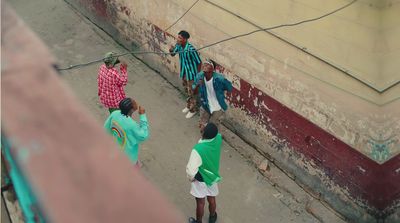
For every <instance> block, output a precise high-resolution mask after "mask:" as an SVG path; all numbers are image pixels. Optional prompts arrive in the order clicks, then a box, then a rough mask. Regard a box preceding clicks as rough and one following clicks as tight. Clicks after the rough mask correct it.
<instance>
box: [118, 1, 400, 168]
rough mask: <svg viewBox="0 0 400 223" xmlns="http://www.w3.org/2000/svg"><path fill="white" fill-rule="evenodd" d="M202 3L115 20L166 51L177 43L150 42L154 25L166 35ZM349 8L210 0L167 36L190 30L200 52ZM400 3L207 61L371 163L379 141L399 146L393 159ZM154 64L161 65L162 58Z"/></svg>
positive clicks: (148, 5)
mask: <svg viewBox="0 0 400 223" xmlns="http://www.w3.org/2000/svg"><path fill="white" fill-rule="evenodd" d="M193 2H194V0H193V1H187V0H163V1H159V0H147V1H141V0H133V1H132V0H117V1H115V3H114V4H116V5H115V8H117V9H118V8H119V6H124V7H127V8H129V9H130V10H131V11H132V13H130V14H129V15H127V14H126V13H124V12H119V13H118V14H117V19H115V21H112V22H113V23H114V26H115V27H117V29H118V30H119V31H120V33H122V35H124V36H126V38H132V39H134V40H135V41H136V42H138V43H141V44H144V43H146V41H148V40H151V41H155V42H156V43H157V44H159V46H160V47H161V49H163V50H164V51H167V50H168V48H169V45H170V44H174V39H173V38H167V40H166V41H167V43H164V42H157V41H158V40H157V39H154V36H152V35H150V34H147V33H151V32H150V29H151V25H150V24H154V25H156V26H158V27H160V28H161V29H165V28H166V27H168V26H169V25H170V24H172V23H173V22H174V21H175V20H176V19H177V18H178V17H179V16H181V15H182V13H183V12H184V11H185V10H186V9H187V8H189V6H190V5H191V4H192V3H193ZM349 2H350V1H349V0H324V1H320V0H281V1H273V0H252V1H242V0H210V1H207V0H201V1H199V3H198V4H197V5H196V6H194V7H193V9H192V10H191V11H190V12H189V13H188V14H187V15H186V16H185V17H184V18H183V19H182V20H181V21H179V22H178V23H177V24H176V25H175V26H174V27H173V28H172V29H171V30H169V31H168V32H169V33H171V34H173V35H176V33H177V32H178V31H179V30H182V29H185V30H187V31H189V32H190V34H191V36H192V38H191V39H190V41H191V42H192V43H193V44H194V45H195V46H197V47H198V48H199V47H201V46H204V45H207V44H209V43H212V42H215V41H218V40H221V39H224V38H227V37H230V36H233V35H237V34H242V33H245V32H249V31H252V30H254V29H255V26H254V25H252V24H251V23H253V24H255V25H259V26H263V27H264V26H266V27H267V26H273V25H278V24H282V23H290V22H296V21H299V20H303V19H308V18H313V17H317V16H320V15H322V14H324V13H327V12H330V11H332V10H334V9H336V8H338V7H341V6H343V5H344V4H347V3H349ZM399 5H400V4H399V1H398V0H396V1H389V0H388V1H382V2H379V1H373V0H359V1H358V2H356V3H355V4H354V5H352V6H350V7H349V8H347V9H345V10H343V11H341V12H339V13H337V14H334V15H331V16H329V17H327V18H324V19H321V20H319V21H316V22H312V23H309V24H304V25H300V26H298V27H290V28H282V29H279V30H273V31H272V33H267V32H259V33H256V34H253V35H250V36H246V37H243V38H240V39H237V40H233V41H229V42H225V43H222V44H219V45H217V46H214V47H211V48H208V49H205V50H204V51H201V56H202V57H209V58H211V59H213V60H215V61H216V62H217V63H219V64H221V65H222V66H224V67H225V68H226V69H228V70H229V71H230V72H231V73H232V74H233V76H232V77H234V76H238V77H240V78H241V79H243V80H245V81H247V82H248V83H250V84H252V85H255V86H256V87H257V88H258V89H260V90H262V91H263V92H265V93H266V94H268V95H269V96H271V97H273V98H274V99H276V100H278V101H279V102H281V103H283V104H284V105H286V106H287V107H289V108H291V109H292V110H293V111H295V112H297V113H298V114H300V115H302V116H303V117H305V118H307V119H308V120H310V121H312V122H313V123H314V124H316V125H318V126H320V127H321V128H322V129H324V130H325V131H328V132H330V133H332V134H333V135H334V136H336V137H338V138H339V139H341V140H342V141H344V142H345V143H347V144H349V145H350V146H352V147H353V148H355V149H357V150H359V151H360V152H362V153H364V154H365V155H367V156H369V157H371V153H372V150H373V146H371V145H372V144H371V141H372V142H374V143H378V144H379V143H385V142H386V141H387V140H391V141H393V142H396V143H394V144H393V143H392V144H390V146H388V147H387V149H388V150H389V152H390V155H391V156H393V155H395V154H398V153H399V152H400V146H399V145H400V135H399V132H400V100H398V98H399V96H400V85H397V86H395V87H392V88H390V89H389V90H387V91H385V92H384V93H379V90H382V89H384V88H385V87H386V86H387V85H388V84H390V83H393V82H395V81H398V80H399V75H398V71H399V70H400V61H399V59H398V58H400V57H399V56H400V54H399V49H400V47H399V44H400V43H399V41H398V40H399V39H400V31H399V26H398V21H400V13H397V12H399ZM234 14H237V15H239V16H241V17H242V18H239V17H237V16H236V15H234ZM245 20H248V21H245ZM249 22H250V23H249ZM146 47H147V45H145V46H144V48H146ZM299 48H300V49H299ZM303 48H304V49H305V50H302V49H303ZM314 55H315V56H314ZM382 55H383V56H382ZM149 58H153V59H154V60H156V61H160V58H159V57H158V56H149ZM324 61H327V62H329V63H330V64H328V63H326V62H324ZM164 65H165V66H167V67H168V68H169V69H170V70H171V71H174V72H176V71H177V70H178V68H179V64H178V60H177V59H176V60H172V63H165V64H164ZM338 68H339V69H338ZM341 69H342V70H346V71H347V72H348V73H349V74H350V75H353V76H354V77H355V78H352V77H351V76H350V75H349V74H346V73H345V72H343V71H342V70H341ZM232 77H229V78H232ZM356 78H357V79H359V80H357V79H356ZM363 82H365V83H363ZM367 85H370V86H367ZM235 87H236V88H238V89H240V86H237V85H236V86H235ZM376 89H378V90H376ZM389 108H390V109H389ZM231 115H233V116H234V115H235V114H233V113H232V114H231ZM383 126H385V127H384V128H383ZM389 133H390V134H389ZM383 161H385V159H383V160H378V162H383Z"/></svg>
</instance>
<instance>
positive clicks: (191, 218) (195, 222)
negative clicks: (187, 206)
mask: <svg viewBox="0 0 400 223" xmlns="http://www.w3.org/2000/svg"><path fill="white" fill-rule="evenodd" d="M188 223H197V221H196V219H194V218H193V217H190V218H189V221H188Z"/></svg>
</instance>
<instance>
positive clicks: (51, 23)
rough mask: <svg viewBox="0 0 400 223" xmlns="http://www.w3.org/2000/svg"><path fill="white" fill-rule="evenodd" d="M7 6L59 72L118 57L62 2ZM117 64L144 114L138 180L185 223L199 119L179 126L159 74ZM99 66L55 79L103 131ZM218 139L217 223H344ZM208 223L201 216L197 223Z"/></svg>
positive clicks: (172, 91) (177, 105) (177, 103)
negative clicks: (145, 133)
mask: <svg viewBox="0 0 400 223" xmlns="http://www.w3.org/2000/svg"><path fill="white" fill-rule="evenodd" d="M9 3H10V4H11V6H13V8H14V9H15V10H16V11H17V13H18V14H19V16H20V17H22V19H23V20H24V21H25V22H26V23H27V24H28V25H29V26H30V27H31V29H32V30H33V31H34V32H36V33H37V34H38V35H39V36H40V38H41V39H42V40H43V41H44V42H45V43H46V44H47V46H48V48H49V49H50V51H51V52H52V53H53V54H54V55H55V56H56V57H57V59H58V64H59V65H60V67H66V66H68V65H72V64H77V63H82V62H87V61H91V60H94V59H98V58H101V57H102V56H103V54H104V53H105V52H108V51H114V52H125V49H124V48H122V47H121V46H120V45H118V44H117V43H116V42H115V41H114V40H113V39H112V38H111V37H110V36H108V35H107V34H105V33H104V32H103V31H102V30H100V29H98V28H97V27H96V26H94V25H93V24H92V23H90V21H88V20H86V19H85V18H84V17H82V16H81V15H80V14H79V13H78V12H76V11H75V10H74V9H73V8H71V7H70V6H69V5H68V4H67V3H65V2H64V1H62V0H41V1H30V0H10V1H9ZM123 59H124V60H125V61H127V62H128V75H129V83H128V85H127V86H126V92H127V95H128V96H130V97H133V98H135V99H137V101H138V102H139V103H140V104H141V105H142V106H143V107H144V108H145V109H146V111H147V115H148V118H149V123H150V130H151V137H150V139H149V140H148V141H147V142H146V143H144V144H143V145H142V146H141V150H140V159H141V160H142V162H143V165H144V166H143V168H142V172H143V173H144V175H145V176H147V178H148V179H149V180H150V181H151V182H153V183H154V185H156V186H157V187H158V188H159V190H161V191H162V192H163V193H164V194H165V196H166V197H167V198H168V199H169V200H170V201H171V202H172V203H174V204H175V205H176V207H177V208H178V209H179V210H181V211H182V213H183V214H184V215H185V216H188V217H189V216H193V215H194V214H195V212H194V211H195V202H194V199H193V198H192V197H191V195H190V194H189V188H190V183H189V182H188V180H187V179H186V174H185V166H186V163H187V160H188V157H189V154H190V151H191V148H192V146H193V145H194V144H195V143H196V142H197V140H198V139H199V132H198V128H197V121H198V116H195V117H193V118H192V119H190V120H187V119H185V117H184V114H182V113H181V110H182V108H184V106H185V100H184V96H183V95H182V94H181V92H179V91H178V90H177V89H176V88H175V87H173V86H172V85H171V84H170V83H168V82H167V81H166V80H165V79H163V78H162V77H161V76H160V74H158V73H156V72H154V71H153V70H152V69H151V68H149V67H148V66H146V65H145V64H144V63H142V62H141V61H139V60H137V59H136V58H134V57H133V56H126V57H124V58H123ZM176 59H177V58H176ZM99 65H100V64H95V65H90V66H86V67H82V68H79V69H74V70H69V71H63V72H62V73H61V74H62V75H61V77H62V78H63V79H64V80H65V83H66V84H67V85H69V86H70V88H71V89H72V90H73V91H74V92H75V94H76V97H77V98H78V100H80V101H81V102H82V103H83V104H84V105H85V106H86V107H87V109H88V112H90V113H92V114H93V116H95V117H96V118H97V120H98V121H99V122H100V123H102V122H103V121H104V120H105V118H106V116H107V114H108V112H107V111H106V109H104V108H103V107H102V106H101V105H100V104H99V101H98V98H97V82H96V78H97V69H98V66H99ZM177 78H178V77H177ZM224 132H226V134H225V138H226V139H227V140H228V141H227V142H224V144H223V151H222V160H221V175H222V176H223V180H222V182H221V184H220V195H219V196H218V197H217V205H218V207H217V211H218V214H219V222H226V223H229V222H239V223H241V222H252V223H261V222H307V223H309V222H332V223H337V222H344V221H343V220H342V219H341V218H340V217H339V216H338V215H337V214H336V213H334V212H332V211H331V210H330V209H329V208H327V207H326V206H325V205H323V203H321V202H320V201H318V200H316V199H313V198H312V197H311V196H310V195H308V194H307V193H306V192H305V191H304V190H302V189H301V188H300V187H299V186H298V185H296V184H295V183H293V182H292V181H291V180H290V178H288V177H287V176H286V175H285V174H284V173H283V172H281V171H280V170H278V169H277V168H275V167H274V166H271V170H270V171H271V173H270V174H264V175H266V176H267V177H265V176H264V175H263V174H261V173H260V172H259V171H258V169H257V168H256V167H255V166H254V165H253V164H252V162H251V160H250V159H248V158H245V156H242V155H241V153H242V151H241V150H240V149H238V148H247V150H248V151H249V146H248V145H243V142H241V141H240V140H239V139H237V137H236V136H234V135H233V134H232V133H230V132H229V131H227V130H224ZM227 135H229V137H227ZM235 148H236V149H235ZM237 150H238V151H240V153H239V152H238V151H237ZM250 150H251V148H250ZM271 175H273V176H274V177H271ZM268 176H269V177H268ZM273 179H279V180H273ZM132 186H134V185H132ZM110 203H112V201H110ZM206 213H207V211H206ZM71 214H73V213H71ZM207 217H208V213H207V214H206V216H205V218H204V219H206V218H207Z"/></svg>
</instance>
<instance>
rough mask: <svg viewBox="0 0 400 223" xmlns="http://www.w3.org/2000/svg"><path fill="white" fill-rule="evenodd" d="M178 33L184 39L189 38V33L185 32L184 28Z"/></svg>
mask: <svg viewBox="0 0 400 223" xmlns="http://www.w3.org/2000/svg"><path fill="white" fill-rule="evenodd" d="M178 35H181V36H182V37H183V38H185V39H189V38H190V34H189V33H188V32H186V31H185V30H181V31H180V32H179V33H178Z"/></svg>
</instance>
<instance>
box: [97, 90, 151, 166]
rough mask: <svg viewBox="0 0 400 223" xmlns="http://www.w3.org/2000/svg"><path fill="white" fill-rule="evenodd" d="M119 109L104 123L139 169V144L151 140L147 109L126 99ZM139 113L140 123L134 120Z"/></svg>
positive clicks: (122, 101)
mask: <svg viewBox="0 0 400 223" xmlns="http://www.w3.org/2000/svg"><path fill="white" fill-rule="evenodd" d="M119 109H120V110H116V111H113V112H112V113H111V114H110V116H109V117H108V118H107V120H106V121H105V123H104V128H105V129H106V131H107V132H108V133H109V134H111V135H112V136H113V137H114V139H115V140H116V142H117V143H118V145H119V146H120V148H121V150H123V151H124V152H125V154H126V155H127V156H128V158H129V159H130V160H131V161H132V162H133V163H134V164H135V165H136V166H137V167H139V161H138V153H139V144H140V143H141V142H143V141H145V140H147V139H148V138H149V126H148V122H147V117H146V113H145V109H144V108H143V107H141V106H139V105H138V104H137V102H136V101H135V100H133V99H131V98H124V99H122V100H121V102H120V103H119ZM137 110H138V112H139V120H140V121H139V123H138V122H136V121H135V120H134V119H133V113H134V112H135V111H137Z"/></svg>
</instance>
